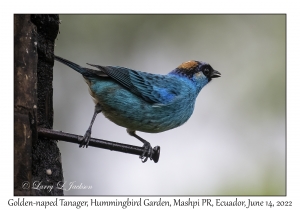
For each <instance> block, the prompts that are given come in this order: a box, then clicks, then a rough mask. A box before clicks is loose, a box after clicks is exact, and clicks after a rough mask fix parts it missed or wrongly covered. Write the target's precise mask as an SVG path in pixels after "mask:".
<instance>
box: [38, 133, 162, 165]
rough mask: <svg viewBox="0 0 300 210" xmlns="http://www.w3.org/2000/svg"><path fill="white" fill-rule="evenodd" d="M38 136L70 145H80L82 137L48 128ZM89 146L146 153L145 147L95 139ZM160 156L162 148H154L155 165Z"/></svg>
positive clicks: (138, 153) (130, 152)
mask: <svg viewBox="0 0 300 210" xmlns="http://www.w3.org/2000/svg"><path fill="white" fill-rule="evenodd" d="M38 135H39V136H42V137H47V138H50V139H55V140H61V141H66V142H70V143H75V144H80V140H81V138H82V136H79V135H75V134H71V133H65V132H62V131H54V130H51V129H47V128H38ZM89 146H92V147H97V148H102V149H108V150H112V151H118V152H124V153H128V154H133V155H142V154H143V152H144V148H143V147H137V146H133V145H129V144H122V143H118V142H113V141H106V140H103V139H95V138H91V139H90V142H89ZM159 155H160V146H156V147H154V148H153V154H152V159H153V161H154V162H155V163H157V162H158V160H159Z"/></svg>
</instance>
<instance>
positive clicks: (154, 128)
mask: <svg viewBox="0 0 300 210" xmlns="http://www.w3.org/2000/svg"><path fill="white" fill-rule="evenodd" d="M54 58H55V60H57V61H59V62H61V63H63V64H65V65H67V66H69V67H70V68H72V69H74V70H75V71H77V72H79V73H80V74H82V76H83V77H84V79H85V81H86V83H87V84H88V86H89V92H90V94H91V96H92V98H93V100H94V102H95V104H96V105H95V110H94V115H93V118H92V120H91V123H90V126H89V128H88V130H87V131H86V133H85V135H84V136H83V138H82V141H81V144H80V147H82V146H83V147H84V146H86V147H88V144H89V140H90V137H91V130H92V126H93V123H94V120H95V118H96V116H97V114H98V113H100V112H102V113H103V114H104V116H105V117H106V118H108V119H109V120H111V121H112V122H114V123H115V124H117V125H119V126H122V127H125V128H127V132H128V134H129V135H131V136H133V137H135V138H137V139H139V140H140V141H141V142H142V143H143V144H144V146H143V147H144V153H143V155H141V156H140V158H141V159H142V162H146V161H147V159H148V158H150V159H152V157H151V154H152V147H151V145H150V143H149V142H148V141H146V140H145V139H143V138H141V137H140V136H138V135H137V134H136V131H142V132H147V133H159V132H163V131H167V130H170V129H173V128H176V127H178V126H180V125H182V124H183V123H185V122H186V121H187V120H188V119H189V118H190V116H191V115H192V113H193V111H194V106H195V101H196V98H197V96H198V94H199V92H200V90H201V89H202V88H203V87H204V86H205V85H207V84H208V83H209V82H210V81H211V80H212V78H217V77H220V76H221V74H220V73H219V72H218V71H216V70H214V69H213V68H212V67H211V66H210V65H209V64H208V63H205V62H200V61H194V60H192V61H188V62H184V63H182V64H181V65H180V66H178V67H177V68H175V69H174V70H173V71H171V72H170V73H168V74H167V75H159V74H151V73H146V72H141V71H136V70H132V69H129V68H125V67H119V66H100V65H93V64H88V63H87V64H88V65H90V66H93V67H96V68H97V69H98V70H93V69H90V68H85V67H81V66H79V65H77V64H75V63H73V62H71V61H68V60H66V59H64V58H61V57H58V56H54Z"/></svg>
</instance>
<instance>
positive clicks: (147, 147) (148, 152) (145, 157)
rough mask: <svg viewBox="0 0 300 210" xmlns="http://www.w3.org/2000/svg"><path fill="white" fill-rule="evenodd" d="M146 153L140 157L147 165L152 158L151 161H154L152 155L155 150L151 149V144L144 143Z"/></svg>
mask: <svg viewBox="0 0 300 210" xmlns="http://www.w3.org/2000/svg"><path fill="white" fill-rule="evenodd" d="M143 148H144V152H143V154H142V155H141V156H140V158H141V160H142V162H143V163H145V162H146V161H147V160H148V158H150V160H152V154H153V149H152V147H151V144H150V143H149V142H147V141H145V142H144V146H143Z"/></svg>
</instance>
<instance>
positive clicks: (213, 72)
mask: <svg viewBox="0 0 300 210" xmlns="http://www.w3.org/2000/svg"><path fill="white" fill-rule="evenodd" d="M220 76H221V73H220V72H218V71H216V70H213V71H212V72H211V74H210V78H217V77H220Z"/></svg>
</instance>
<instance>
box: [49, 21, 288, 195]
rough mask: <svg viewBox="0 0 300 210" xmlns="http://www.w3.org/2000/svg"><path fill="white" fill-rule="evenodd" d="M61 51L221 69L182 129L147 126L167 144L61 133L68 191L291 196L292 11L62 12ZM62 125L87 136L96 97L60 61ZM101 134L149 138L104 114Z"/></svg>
mask: <svg viewBox="0 0 300 210" xmlns="http://www.w3.org/2000/svg"><path fill="white" fill-rule="evenodd" d="M60 19H61V25H60V34H59V35H58V37H57V40H56V46H55V54H56V55H59V56H61V57H64V58H66V59H69V60H71V61H74V62H75V63H77V64H79V65H82V66H86V64H85V63H93V64H100V65H117V66H124V67H129V68H132V69H136V70H141V71H146V72H151V73H160V74H167V73H168V72H169V71H171V70H173V69H174V68H175V67H177V66H178V65H179V64H181V63H182V62H184V61H188V60H192V59H193V60H200V61H205V62H208V63H210V64H211V65H212V67H213V68H214V69H216V70H218V71H220V72H221V74H222V77H220V78H217V79H214V80H213V81H212V82H211V83H210V84H209V85H207V86H206V87H205V88H204V89H203V90H202V91H201V92H200V94H199V96H198V99H197V102H196V106H195V111H194V114H193V115H192V117H191V118H190V119H189V121H188V122H187V123H185V124H184V125H182V126H181V127H179V128H176V129H173V130H170V131H166V132H163V133H158V134H147V133H141V132H140V133H138V134H139V135H140V136H142V137H143V138H145V139H147V140H148V141H149V142H150V143H151V144H152V146H153V147H154V146H156V145H159V146H160V147H161V156H160V160H159V162H158V163H157V164H155V163H153V161H148V162H146V163H144V164H143V163H141V161H140V160H139V158H138V156H134V155H129V154H125V153H119V152H113V151H109V150H104V149H98V148H93V147H88V149H80V148H78V145H76V144H71V143H65V142H59V143H58V145H59V148H60V150H61V154H62V164H63V172H64V179H65V180H64V181H65V182H66V183H70V182H73V181H74V182H75V184H77V185H80V184H81V183H82V185H86V186H92V189H89V190H82V189H81V190H69V191H65V195H285V194H286V16H285V15H60ZM53 89H54V96H53V97H54V129H55V130H62V131H65V132H70V133H74V134H78V135H83V134H84V132H85V131H86V129H87V128H88V125H89V123H90V120H91V117H92V115H93V110H94V104H93V102H92V100H91V97H90V96H89V93H88V88H87V85H86V83H85V82H84V80H83V79H82V76H81V75H80V74H78V73H77V72H75V71H73V70H71V69H70V68H68V67H66V66H64V65H62V64H60V63H57V62H56V63H55V66H54V80H53ZM92 137H95V138H101V139H106V140H110V141H116V142H121V143H126V144H132V145H137V146H142V144H141V143H140V142H139V141H138V140H136V139H135V138H133V137H130V136H129V135H128V134H127V133H126V129H125V128H123V127H119V126H117V125H115V124H113V123H112V122H110V121H109V120H107V119H106V118H105V117H104V116H103V115H102V114H100V115H98V117H97V119H96V121H95V124H94V127H93V130H92Z"/></svg>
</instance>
